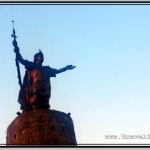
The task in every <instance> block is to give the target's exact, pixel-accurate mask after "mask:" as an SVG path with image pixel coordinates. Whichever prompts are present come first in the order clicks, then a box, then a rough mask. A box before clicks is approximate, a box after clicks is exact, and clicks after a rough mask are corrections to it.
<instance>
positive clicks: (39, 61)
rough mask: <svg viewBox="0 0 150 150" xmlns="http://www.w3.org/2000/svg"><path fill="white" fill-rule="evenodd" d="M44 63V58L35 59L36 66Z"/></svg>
mask: <svg viewBox="0 0 150 150" xmlns="http://www.w3.org/2000/svg"><path fill="white" fill-rule="evenodd" d="M42 62H43V58H42V57H41V56H40V55H39V56H37V57H36V58H35V63H36V64H42Z"/></svg>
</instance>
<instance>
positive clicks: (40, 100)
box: [12, 29, 75, 111]
mask: <svg viewBox="0 0 150 150" xmlns="http://www.w3.org/2000/svg"><path fill="white" fill-rule="evenodd" d="M12 37H14V40H13V46H14V52H15V53H16V65H17V71H18V78H19V84H20V92H19V96H18V102H19V103H20V105H21V108H20V109H21V110H23V111H27V110H31V109H32V108H33V106H34V107H36V108H49V107H50V105H49V99H50V97H51V85H50V77H56V74H58V73H62V72H64V71H66V70H72V69H74V68H75V66H72V65H67V66H66V67H63V68H61V69H54V68H51V67H49V66H42V63H43V61H44V56H43V53H42V51H39V52H38V53H36V54H35V55H34V61H33V62H31V61H28V60H25V59H23V57H22V56H21V54H20V52H19V47H18V44H17V41H16V35H15V30H14V29H13V34H12ZM19 62H20V63H21V64H22V65H24V66H25V68H26V72H25V76H24V79H23V84H22V83H21V76H20V70H19Z"/></svg>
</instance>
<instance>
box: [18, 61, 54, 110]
mask: <svg viewBox="0 0 150 150" xmlns="http://www.w3.org/2000/svg"><path fill="white" fill-rule="evenodd" d="M23 65H24V66H25V68H26V72H25V76H24V80H23V86H22V88H21V89H20V92H19V96H18V102H19V103H20V104H21V108H20V109H22V110H29V109H31V108H32V105H35V106H37V107H39V108H49V107H50V105H49V98H50V97H51V84H50V77H56V74H57V69H54V68H51V67H49V66H40V65H37V64H35V63H34V62H30V61H28V60H25V61H24V64H23ZM34 96H35V97H36V98H34Z"/></svg>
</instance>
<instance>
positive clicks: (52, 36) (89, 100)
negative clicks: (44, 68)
mask: <svg viewBox="0 0 150 150" xmlns="http://www.w3.org/2000/svg"><path fill="white" fill-rule="evenodd" d="M13 19H14V20H15V28H16V34H17V35H18V39H17V41H18V45H19V47H20V52H21V54H22V55H23V57H24V58H25V59H28V60H33V55H34V54H35V53H36V52H38V49H41V50H42V51H43V53H44V56H45V57H44V58H45V61H44V65H49V66H51V67H53V68H57V69H59V68H61V67H64V66H66V65H68V64H72V65H76V66H77V67H76V69H74V70H72V71H67V72H64V73H62V74H59V75H57V77H56V78H51V85H52V97H51V99H50V105H51V108H52V109H56V110H60V111H64V112H66V113H68V112H70V113H71V116H72V119H73V121H74V127H75V132H76V138H77V142H78V143H79V144H101V143H148V141H149V140H147V139H145V140H139V139H135V140H108V139H105V135H121V134H129V135H140V134H150V129H149V126H150V121H149V115H150V109H149V106H150V68H149V64H150V59H149V58H150V44H149V39H150V29H149V26H150V5H0V20H1V28H0V41H1V42H0V43H1V44H0V57H1V59H0V62H1V63H0V68H1V74H0V79H1V84H0V89H1V94H0V100H1V101H0V106H1V109H0V144H4V143H5V137H6V133H5V131H6V129H7V126H8V125H9V124H10V123H11V122H12V121H13V120H14V118H15V117H16V116H17V115H16V112H17V111H18V110H19V104H18V103H17V97H18V91H19V85H18V80H17V71H16V66H15V54H14V52H13V46H12V43H11V42H12V38H11V33H12V22H11V21H12V20H13ZM20 67H21V74H22V78H23V75H24V71H25V69H24V67H23V66H20Z"/></svg>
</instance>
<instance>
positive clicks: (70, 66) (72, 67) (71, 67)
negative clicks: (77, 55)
mask: <svg viewBox="0 0 150 150" xmlns="http://www.w3.org/2000/svg"><path fill="white" fill-rule="evenodd" d="M75 67H76V66H73V65H67V69H68V70H72V69H74V68H75Z"/></svg>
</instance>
